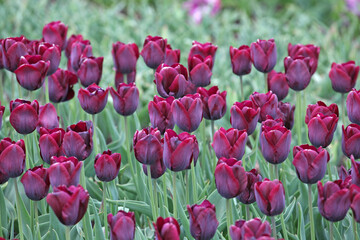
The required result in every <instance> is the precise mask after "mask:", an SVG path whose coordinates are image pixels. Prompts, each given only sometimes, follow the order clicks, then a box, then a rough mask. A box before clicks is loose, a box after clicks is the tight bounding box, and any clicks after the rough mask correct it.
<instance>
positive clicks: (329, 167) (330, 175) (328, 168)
mask: <svg viewBox="0 0 360 240" xmlns="http://www.w3.org/2000/svg"><path fill="white" fill-rule="evenodd" d="M327 172H328V175H329V180H330V181H332V173H331V166H330V163H328V164H327Z"/></svg>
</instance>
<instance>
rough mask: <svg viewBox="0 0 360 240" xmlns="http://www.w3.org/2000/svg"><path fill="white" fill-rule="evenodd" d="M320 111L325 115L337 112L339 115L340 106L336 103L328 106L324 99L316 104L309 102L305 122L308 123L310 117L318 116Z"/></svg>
mask: <svg viewBox="0 0 360 240" xmlns="http://www.w3.org/2000/svg"><path fill="white" fill-rule="evenodd" d="M319 113H322V114H323V115H325V116H331V115H333V114H335V115H336V116H337V117H339V108H338V106H337V105H336V104H335V103H333V104H331V105H329V106H326V104H325V103H324V102H322V101H318V102H317V103H316V104H309V105H308V107H307V109H306V116H305V123H306V124H308V123H309V121H310V119H311V118H313V117H315V116H317V115H318V114H319Z"/></svg>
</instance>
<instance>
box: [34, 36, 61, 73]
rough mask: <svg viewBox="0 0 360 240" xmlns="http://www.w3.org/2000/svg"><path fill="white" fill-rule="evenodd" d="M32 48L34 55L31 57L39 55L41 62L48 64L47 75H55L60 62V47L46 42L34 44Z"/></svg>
mask: <svg viewBox="0 0 360 240" xmlns="http://www.w3.org/2000/svg"><path fill="white" fill-rule="evenodd" d="M33 48H34V49H33V50H34V54H32V55H40V56H41V59H42V60H44V61H45V62H46V61H49V62H50V64H49V70H48V72H47V75H48V76H49V75H51V74H53V73H55V72H56V70H57V69H58V67H59V64H60V60H61V49H60V47H59V46H58V45H55V44H50V43H47V42H35V43H34V45H33Z"/></svg>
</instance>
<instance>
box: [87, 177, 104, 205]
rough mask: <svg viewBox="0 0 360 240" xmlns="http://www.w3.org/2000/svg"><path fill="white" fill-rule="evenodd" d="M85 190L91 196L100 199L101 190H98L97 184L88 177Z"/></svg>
mask: <svg viewBox="0 0 360 240" xmlns="http://www.w3.org/2000/svg"><path fill="white" fill-rule="evenodd" d="M86 190H87V191H88V192H89V195H90V196H91V197H92V198H95V199H97V200H102V191H101V190H100V188H99V185H97V184H96V183H95V182H93V181H92V180H91V179H89V178H86Z"/></svg>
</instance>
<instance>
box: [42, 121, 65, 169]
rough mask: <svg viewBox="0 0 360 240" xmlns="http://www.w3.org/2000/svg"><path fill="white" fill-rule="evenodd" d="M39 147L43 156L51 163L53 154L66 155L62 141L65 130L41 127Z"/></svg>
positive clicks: (57, 155) (56, 155)
mask: <svg viewBox="0 0 360 240" xmlns="http://www.w3.org/2000/svg"><path fill="white" fill-rule="evenodd" d="M39 132H40V139H39V148H40V156H41V158H42V159H43V160H44V161H45V162H46V163H48V164H50V158H51V157H52V156H55V157H59V156H62V155H64V152H63V149H62V142H63V139H64V134H65V131H64V129H62V128H54V129H51V130H50V129H46V128H43V127H41V128H40V131H39Z"/></svg>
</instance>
